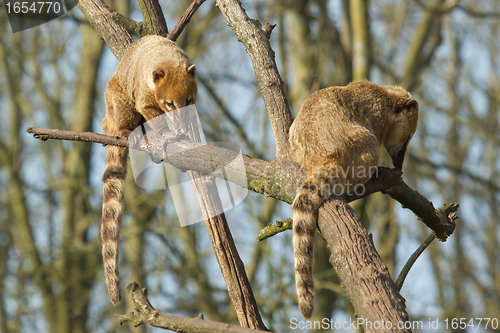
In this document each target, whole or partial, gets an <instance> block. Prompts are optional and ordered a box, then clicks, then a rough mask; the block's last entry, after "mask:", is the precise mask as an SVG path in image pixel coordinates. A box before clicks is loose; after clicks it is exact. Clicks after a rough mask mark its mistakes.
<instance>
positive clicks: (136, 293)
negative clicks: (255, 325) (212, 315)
mask: <svg viewBox="0 0 500 333" xmlns="http://www.w3.org/2000/svg"><path fill="white" fill-rule="evenodd" d="M127 291H128V293H129V294H130V297H132V300H133V301H134V304H135V306H134V308H135V311H132V312H130V313H128V314H126V315H115V317H116V318H117V319H118V321H119V322H120V324H123V323H133V324H134V326H135V327H137V326H139V325H143V324H149V325H151V326H154V327H159V328H164V329H168V330H171V331H174V332H194V333H195V332H203V333H212V332H213V333H256V332H266V331H259V330H253V329H250V328H246V327H241V326H237V325H231V324H226V323H219V322H214V321H208V320H204V319H203V317H202V316H198V317H196V318H186V317H180V316H174V315H170V314H166V313H161V312H159V311H158V310H156V309H155V308H153V306H152V305H151V303H149V300H148V299H147V296H146V290H145V289H144V290H143V289H141V288H140V287H139V285H138V284H137V283H136V282H132V283H130V284H129V285H128V286H127Z"/></svg>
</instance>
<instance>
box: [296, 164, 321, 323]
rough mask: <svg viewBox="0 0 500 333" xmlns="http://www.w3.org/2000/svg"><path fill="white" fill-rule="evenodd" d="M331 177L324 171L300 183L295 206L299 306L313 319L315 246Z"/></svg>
mask: <svg viewBox="0 0 500 333" xmlns="http://www.w3.org/2000/svg"><path fill="white" fill-rule="evenodd" d="M326 179H327V177H326V175H325V174H324V172H319V173H316V174H312V175H310V176H309V177H308V178H307V179H306V180H305V181H304V182H303V183H302V184H301V185H300V187H299V189H298V190H297V194H296V196H295V200H294V201H293V204H292V210H293V255H294V261H295V288H296V289H297V298H298V301H299V310H300V312H301V313H302V315H303V316H304V318H305V319H306V320H310V318H311V316H312V313H313V307H314V285H313V250H314V235H315V232H316V222H317V220H318V209H319V207H320V206H321V204H322V203H323V201H324V200H325V199H324V198H325V197H327V196H328V193H326V194H325V195H323V193H322V190H324V189H325V186H324V185H325V181H326Z"/></svg>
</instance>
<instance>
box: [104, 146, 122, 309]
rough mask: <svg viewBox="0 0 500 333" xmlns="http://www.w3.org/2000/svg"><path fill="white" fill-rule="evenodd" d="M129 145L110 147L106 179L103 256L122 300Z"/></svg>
mask: <svg viewBox="0 0 500 333" xmlns="http://www.w3.org/2000/svg"><path fill="white" fill-rule="evenodd" d="M127 156H128V148H121V147H114V146H108V147H106V163H105V165H104V176H103V177H102V181H103V183H104V186H103V198H102V224H101V237H102V258H103V261H104V275H105V277H106V284H107V285H108V291H109V296H110V297H111V302H112V303H113V304H114V305H116V304H118V303H119V302H120V301H121V293H120V283H119V282H120V281H119V273H118V239H119V232H120V224H121V220H122V210H123V193H124V189H125V175H126V173H127Z"/></svg>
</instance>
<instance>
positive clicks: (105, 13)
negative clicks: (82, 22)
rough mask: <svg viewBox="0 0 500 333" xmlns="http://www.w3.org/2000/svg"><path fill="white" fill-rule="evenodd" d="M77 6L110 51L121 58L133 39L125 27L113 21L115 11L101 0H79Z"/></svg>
mask: <svg viewBox="0 0 500 333" xmlns="http://www.w3.org/2000/svg"><path fill="white" fill-rule="evenodd" d="M77 6H78V8H79V9H80V10H81V11H82V13H83V14H84V15H85V17H87V19H88V20H89V22H90V25H92V27H93V28H94V29H95V30H96V31H97V33H98V34H99V36H101V38H102V39H104V41H105V42H106V44H107V45H108V47H109V49H110V50H111V52H113V54H114V55H115V56H116V57H117V58H118V59H121V57H122V56H123V54H124V53H125V51H126V50H127V48H128V47H129V46H130V44H132V43H133V42H134V40H133V39H132V36H130V34H129V32H128V31H127V29H125V27H124V26H122V25H121V24H119V23H118V22H117V21H115V19H114V17H115V13H114V12H113V11H112V10H111V9H110V8H109V7H108V6H107V5H106V4H105V3H104V1H103V0H80V1H78V4H77Z"/></svg>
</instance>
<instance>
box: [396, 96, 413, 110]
mask: <svg viewBox="0 0 500 333" xmlns="http://www.w3.org/2000/svg"><path fill="white" fill-rule="evenodd" d="M403 110H406V111H407V112H409V113H414V112H415V111H418V102H417V101H416V100H414V99H412V100H411V101H409V102H408V103H406V105H404V106H403V107H401V109H396V112H395V113H400V112H401V111H403Z"/></svg>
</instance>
